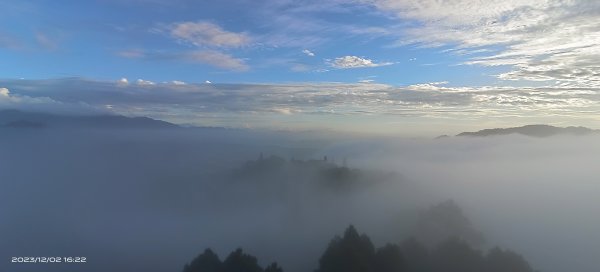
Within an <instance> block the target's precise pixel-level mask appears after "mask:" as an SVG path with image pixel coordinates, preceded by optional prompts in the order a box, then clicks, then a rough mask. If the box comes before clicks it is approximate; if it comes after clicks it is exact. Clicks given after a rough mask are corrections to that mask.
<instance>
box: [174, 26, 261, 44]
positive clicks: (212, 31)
mask: <svg viewBox="0 0 600 272" xmlns="http://www.w3.org/2000/svg"><path fill="white" fill-rule="evenodd" d="M168 31H169V34H170V35H171V36H172V37H174V38H176V39H179V40H182V41H185V42H189V43H192V44H194V45H196V46H209V47H242V46H245V45H248V44H249V43H250V41H251V38H250V36H249V35H248V34H246V33H241V32H232V31H227V30H225V29H223V28H222V27H221V26H219V25H216V24H214V23H211V22H203V21H200V22H182V23H175V24H172V25H170V26H169V27H168Z"/></svg>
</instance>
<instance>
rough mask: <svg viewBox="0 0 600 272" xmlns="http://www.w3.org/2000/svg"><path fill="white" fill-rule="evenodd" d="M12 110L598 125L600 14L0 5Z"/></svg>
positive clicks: (357, 6) (400, 123) (149, 2)
mask: <svg viewBox="0 0 600 272" xmlns="http://www.w3.org/2000/svg"><path fill="white" fill-rule="evenodd" d="M0 9H1V10H3V16H2V18H0V58H1V59H2V62H0V78H2V79H1V80H0V108H19V109H31V110H38V111H39V110H45V111H51V112H52V111H62V112H89V111H102V112H112V113H117V114H123V115H127V116H148V117H152V118H155V119H160V120H165V121H170V122H174V123H177V124H191V125H200V126H223V127H239V128H242V127H250V128H259V129H286V130H313V129H314V130H319V129H329V130H334V131H342V132H365V131H368V132H371V133H375V134H394V135H405V136H435V135H440V134H452V133H459V132H462V131H474V130H479V129H484V128H494V127H514V126H520V125H527V124H549V125H556V126H587V127H591V128H596V127H597V123H598V121H599V118H600V117H598V116H600V115H599V114H598V113H600V103H599V102H600V76H599V75H600V68H599V67H598V65H597V62H598V55H599V54H598V52H600V46H599V44H600V35H598V33H599V31H600V21H599V20H597V16H598V15H600V3H597V2H595V1H583V0H571V1H563V0H535V1H521V0H510V1H502V2H498V3H495V2H486V1H469V0H446V1H434V0H423V1H393V0H369V1H366V0H335V1H327V3H322V2H319V1H313V0H309V1H300V2H298V1H287V0H265V1H258V2H257V1H247V0H232V1H227V2H226V3H225V2H222V1H202V2H195V1H189V0H176V1H163V0H128V1H86V2H78V1H68V5H61V6H60V7H57V6H56V5H55V4H54V3H49V2H46V1H13V0H10V1H3V2H2V3H1V4H0Z"/></svg>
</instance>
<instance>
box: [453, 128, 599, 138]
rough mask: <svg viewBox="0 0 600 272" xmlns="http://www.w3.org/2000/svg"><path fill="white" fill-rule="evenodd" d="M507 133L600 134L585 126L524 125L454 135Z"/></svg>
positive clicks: (546, 135)
mask: <svg viewBox="0 0 600 272" xmlns="http://www.w3.org/2000/svg"><path fill="white" fill-rule="evenodd" d="M509 134H521V135H525V136H530V137H540V138H541V137H551V136H555V135H589V134H600V130H597V129H590V128H586V127H573V126H571V127H564V128H563V127H555V126H550V125H526V126H522V127H511V128H491V129H483V130H480V131H476V132H463V133H460V134H458V135H456V136H474V137H486V136H499V135H509Z"/></svg>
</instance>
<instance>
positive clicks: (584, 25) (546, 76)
mask: <svg viewBox="0 0 600 272" xmlns="http://www.w3.org/2000/svg"><path fill="white" fill-rule="evenodd" d="M360 2H362V3H365V4H370V5H372V6H375V7H376V8H378V9H379V10H382V11H384V12H387V13H391V14H394V15H395V16H396V17H397V18H398V19H400V20H413V21H415V22H418V23H416V24H415V25H414V26H412V27H409V28H405V29H402V30H401V32H402V33H400V34H401V35H402V40H401V42H400V43H401V44H415V43H416V44H421V45H423V46H454V47H455V48H457V49H458V50H460V51H461V52H476V53H479V56H477V57H472V58H471V60H469V61H466V62H465V64H471V65H473V64H476V65H483V66H497V65H507V66H509V67H512V70H511V71H509V72H506V73H502V74H499V75H498V77H499V78H500V79H504V80H530V81H551V82H552V81H553V82H557V83H558V84H559V85H569V86H582V87H585V86H596V87H597V86H600V66H598V65H597V64H596V63H597V59H598V57H597V56H598V52H600V35H599V33H600V20H597V18H598V16H600V2H597V1H586V0H571V1H562V0H532V1H529V0H527V1H526V0H507V1H495V2H494V1H471V0H442V1H438V0H419V1H416V0H409V1H397V0H364V1H360ZM396 34H398V33H396Z"/></svg>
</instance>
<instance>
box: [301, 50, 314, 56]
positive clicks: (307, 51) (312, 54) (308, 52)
mask: <svg viewBox="0 0 600 272" xmlns="http://www.w3.org/2000/svg"><path fill="white" fill-rule="evenodd" d="M302 53H304V54H305V55H307V56H309V57H314V56H315V53H313V52H312V51H310V50H308V49H304V50H302Z"/></svg>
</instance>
